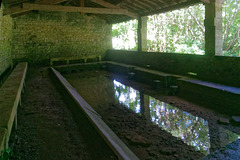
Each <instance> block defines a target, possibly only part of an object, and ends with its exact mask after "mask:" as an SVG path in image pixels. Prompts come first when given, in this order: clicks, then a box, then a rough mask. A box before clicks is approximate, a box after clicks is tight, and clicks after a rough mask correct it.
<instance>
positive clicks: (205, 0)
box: [201, 0, 210, 4]
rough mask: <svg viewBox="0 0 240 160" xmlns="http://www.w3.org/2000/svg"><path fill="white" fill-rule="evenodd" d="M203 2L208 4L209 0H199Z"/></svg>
mask: <svg viewBox="0 0 240 160" xmlns="http://www.w3.org/2000/svg"><path fill="white" fill-rule="evenodd" d="M201 1H202V2H203V3H208V4H210V0H201Z"/></svg>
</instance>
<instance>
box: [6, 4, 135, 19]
mask: <svg viewBox="0 0 240 160" xmlns="http://www.w3.org/2000/svg"><path fill="white" fill-rule="evenodd" d="M30 10H39V11H59V12H84V13H95V14H120V15H128V16H129V15H131V13H129V11H128V10H126V9H110V8H87V7H70V6H59V5H41V4H34V3H23V6H22V8H21V7H18V8H12V9H7V10H5V11H4V15H7V14H10V15H13V14H19V13H22V12H26V11H30ZM132 16H134V18H138V15H135V14H134V15H132Z"/></svg>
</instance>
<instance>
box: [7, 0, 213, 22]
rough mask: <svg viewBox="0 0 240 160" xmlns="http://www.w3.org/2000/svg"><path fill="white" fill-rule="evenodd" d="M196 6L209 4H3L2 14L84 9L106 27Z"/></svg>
mask: <svg viewBox="0 0 240 160" xmlns="http://www.w3.org/2000/svg"><path fill="white" fill-rule="evenodd" d="M200 2H206V3H209V0H3V4H4V6H5V9H6V12H4V13H5V14H10V15H12V16H13V17H16V16H21V15H25V14H28V13H31V11H32V10H46V11H66V12H78V11H79V10H80V11H82V10H83V8H82V7H85V10H83V11H84V12H85V13H86V14H96V15H97V16H98V17H100V18H102V19H104V20H106V21H107V22H108V23H118V22H123V21H127V20H130V19H135V18H139V17H141V16H148V15H152V14H156V13H163V12H167V11H171V10H175V9H180V8H184V7H187V6H190V5H194V4H197V3H200ZM26 3H27V4H30V5H27V4H26ZM25 4H26V5H25ZM33 5H34V6H33ZM43 5H46V6H43ZM73 7H76V8H77V9H75V8H73ZM51 9H52V10H51ZM78 9H79V10H78Z"/></svg>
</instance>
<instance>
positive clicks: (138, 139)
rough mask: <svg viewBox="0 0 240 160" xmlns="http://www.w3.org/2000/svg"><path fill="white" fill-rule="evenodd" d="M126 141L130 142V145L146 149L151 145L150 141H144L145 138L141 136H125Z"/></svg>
mask: <svg viewBox="0 0 240 160" xmlns="http://www.w3.org/2000/svg"><path fill="white" fill-rule="evenodd" d="M126 139H128V140H129V141H130V143H131V144H133V145H140V146H144V147H148V146H150V145H151V141H149V140H148V139H146V138H145V137H143V136H141V135H137V134H134V135H132V136H126Z"/></svg>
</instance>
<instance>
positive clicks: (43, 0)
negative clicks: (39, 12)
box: [34, 0, 67, 4]
mask: <svg viewBox="0 0 240 160" xmlns="http://www.w3.org/2000/svg"><path fill="white" fill-rule="evenodd" d="M66 1H67V0H36V1H35V2H34V3H36V4H59V3H62V2H66Z"/></svg>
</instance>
